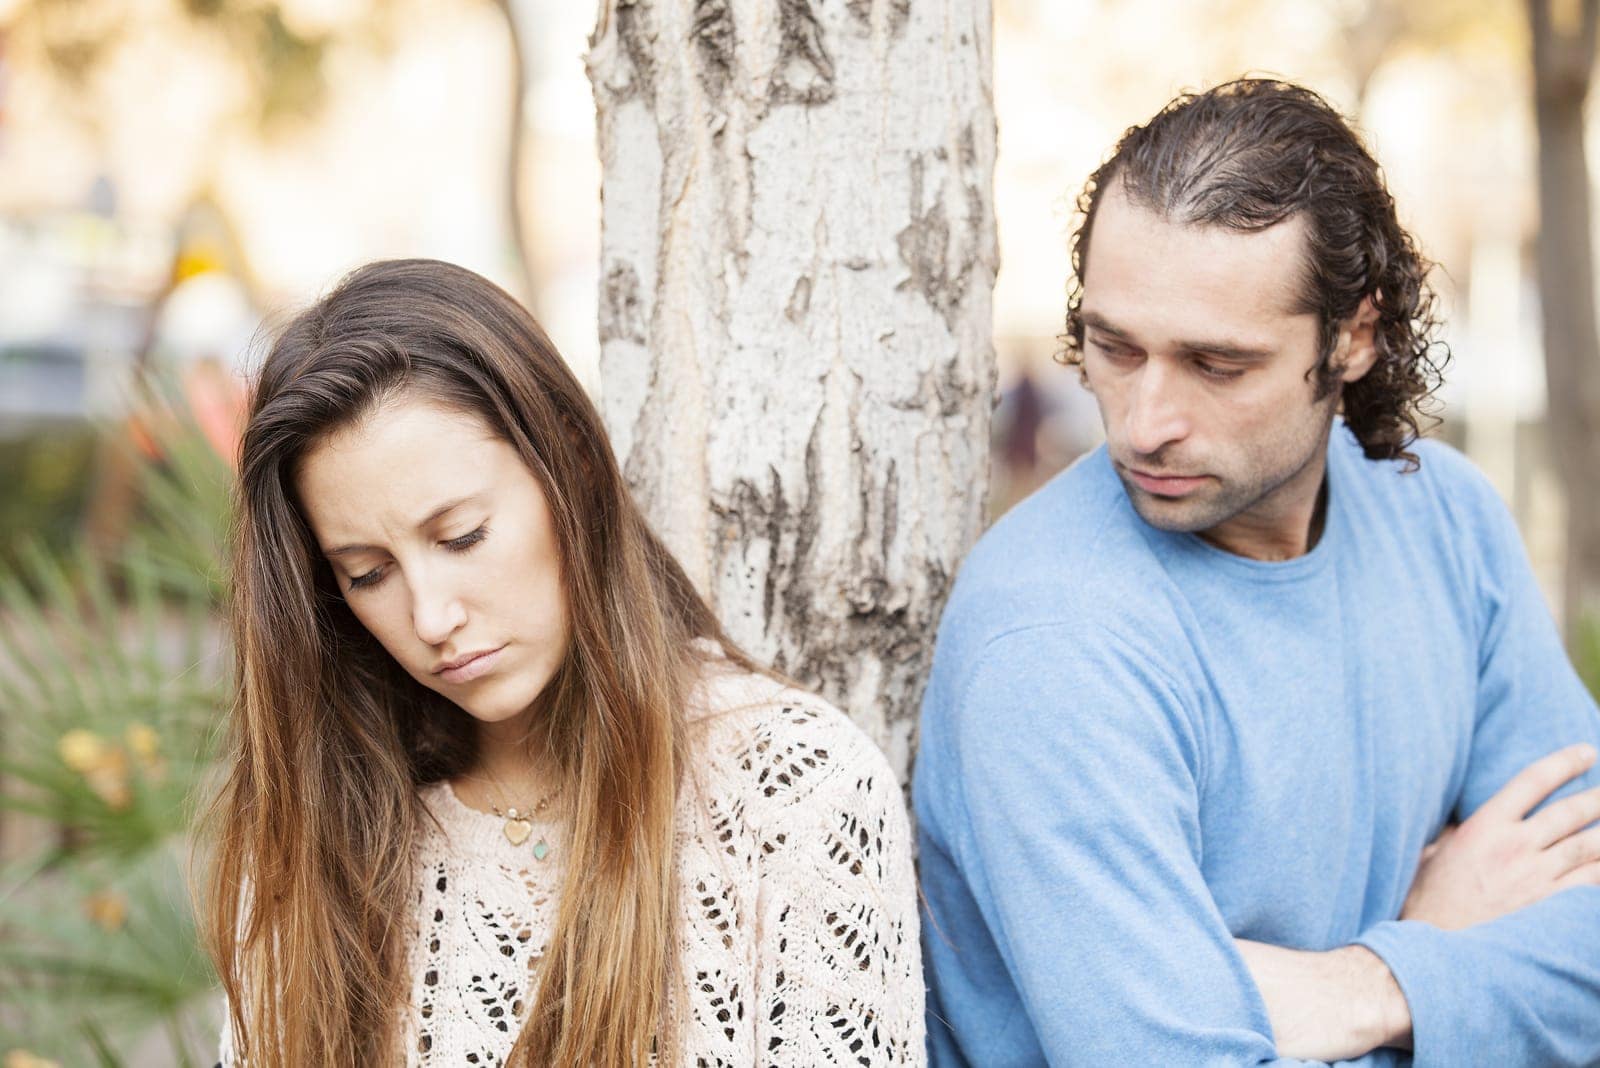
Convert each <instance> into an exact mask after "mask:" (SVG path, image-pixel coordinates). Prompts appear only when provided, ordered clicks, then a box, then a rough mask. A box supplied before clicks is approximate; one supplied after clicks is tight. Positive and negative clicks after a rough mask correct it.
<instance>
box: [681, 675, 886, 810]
mask: <svg viewBox="0 0 1600 1068" xmlns="http://www.w3.org/2000/svg"><path fill="white" fill-rule="evenodd" d="M688 720H689V724H690V739H691V746H692V757H691V760H692V761H693V764H694V770H695V771H696V773H697V774H698V775H699V776H700V777H701V778H702V779H709V780H713V781H714V782H715V783H716V785H717V787H718V788H717V789H716V790H715V792H716V793H719V794H724V795H726V794H728V793H734V794H738V795H741V796H742V797H743V799H744V800H745V801H746V802H747V803H754V804H755V805H757V806H758V807H760V808H772V807H786V806H791V805H795V804H800V803H803V802H804V801H805V800H806V799H807V798H810V797H814V796H817V795H826V796H830V797H833V796H836V795H837V794H838V793H840V792H846V793H861V792H868V793H877V792H881V791H885V790H889V791H893V792H894V794H895V795H896V796H897V797H898V793H899V791H898V786H897V782H896V779H895V776H894V773H893V771H892V770H891V769H890V767H889V763H888V761H887V760H886V759H885V758H884V755H883V752H882V750H880V749H879V748H878V746H877V744H876V743H875V742H874V741H873V740H872V739H871V738H869V737H868V736H867V734H866V732H864V731H863V730H862V729H861V728H860V727H859V726H857V725H856V724H855V723H854V722H853V721H852V720H851V719H850V717H849V716H847V715H845V714H844V713H843V712H842V711H840V710H839V709H838V708H836V707H834V705H832V704H830V703H829V702H828V701H826V700H824V699H823V698H821V697H819V696H817V695H816V694H814V693H810V692H808V691H806V690H803V689H800V688H798V687H797V686H795V685H793V684H792V683H788V682H785V681H783V680H780V679H776V678H773V677H771V676H768V675H763V674H760V673H758V672H752V671H749V670H746V669H745V668H742V667H740V666H738V665H737V664H733V663H732V662H730V661H727V660H712V661H709V662H708V663H707V664H706V666H705V669H704V671H703V673H702V676H701V679H700V682H699V685H698V686H697V687H696V688H695V692H694V695H693V697H692V698H691V701H690V709H689V715H688ZM708 785H709V783H708Z"/></svg>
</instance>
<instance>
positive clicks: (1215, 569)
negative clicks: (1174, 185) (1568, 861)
mask: <svg viewBox="0 0 1600 1068" xmlns="http://www.w3.org/2000/svg"><path fill="white" fill-rule="evenodd" d="M1417 451H1418V455H1419V456H1420V458H1421V461H1422V469H1421V470H1420V471H1419V472H1416V473H1413V474H1402V473H1401V472H1400V470H1399V465H1398V464H1394V463H1388V462H1382V463H1378V462H1373V461H1369V460H1366V459H1365V458H1364V457H1363V456H1362V455H1361V452H1360V450H1359V448H1358V447H1357V446H1356V444H1355V442H1354V439H1353V438H1352V437H1351V435H1349V433H1348V432H1347V431H1346V430H1345V429H1344V428H1343V427H1342V426H1337V425H1336V426H1335V428H1334V436H1333V441H1332V443H1331V444H1330V447H1329V456H1328V489H1329V501H1328V509H1327V521H1326V526H1325V530H1324V533H1323V535H1322V538H1321V540H1320V541H1319V542H1318V544H1317V545H1316V546H1315V547H1314V548H1313V549H1312V550H1311V552H1309V553H1307V554H1306V555H1304V556H1302V557H1300V558H1298V559H1295V560H1290V561H1287V562H1281V563H1266V562H1261V561H1255V560H1249V559H1245V558H1242V557H1238V556H1233V555H1230V554H1228V553H1226V552H1223V551H1222V550H1219V549H1217V548H1215V547H1213V546H1211V545H1209V544H1207V543H1206V542H1204V541H1202V540H1200V539H1199V538H1197V537H1194V536H1192V535H1184V534H1169V533H1165V532H1163V531H1159V530H1156V529H1154V528H1152V527H1151V526H1149V525H1148V524H1146V523H1144V522H1143V521H1141V520H1140V519H1139V517H1138V515H1137V513H1135V512H1134V511H1133V509H1132V507H1131V505H1130V504H1129V502H1128V499H1127V495H1126V494H1125V493H1124V491H1123V489H1122V486H1121V484H1120V483H1119V482H1118V480H1117V478H1116V475H1115V473H1114V472H1113V471H1112V469H1111V466H1110V463H1109V462H1108V460H1107V458H1106V455H1105V453H1104V451H1103V450H1101V451H1097V452H1095V453H1094V454H1092V455H1090V456H1088V457H1086V458H1085V459H1084V460H1082V461H1081V462H1080V463H1078V464H1077V465H1075V466H1074V467H1073V468H1072V469H1071V470H1069V471H1067V472H1065V473H1063V474H1062V475H1060V476H1059V477H1057V478H1056V479H1055V480H1054V481H1052V482H1051V483H1050V484H1049V485H1047V486H1046V487H1045V488H1044V489H1042V490H1041V491H1040V492H1038V493H1037V494H1035V495H1034V496H1033V497H1031V498H1030V499H1029V500H1027V501H1025V502H1023V503H1022V504H1021V505H1019V506H1018V507H1017V508H1015V509H1014V510H1013V511H1012V512H1011V513H1010V514H1008V515H1007V516H1005V517H1004V518H1003V519H1002V520H1001V521H1000V522H999V523H998V524H996V525H995V527H994V529H992V530H991V531H990V532H989V533H988V534H987V535H986V536H985V537H984V538H983V539H982V541H981V542H980V543H979V545H978V547H977V548H976V549H975V550H974V551H973V553H972V555H971V556H970V557H969V558H968V560H967V562H966V564H965V565H964V566H963V568H962V571H961V576H960V579H959V580H958V582H957V583H956V588H955V590H954V592H953V593H952V595H951V599H950V603H949V606H948V608H947V609H946V611H945V615H944V619H943V622H942V624H941V626H940V631H939V642H938V650H937V653H936V655H935V659H934V669H933V674H932V677H931V679H930V681H929V686H928V691H927V696H926V699H925V701H924V704H923V718H922V736H921V743H920V749H919V753H918V759H917V768H916V782H915V786H914V798H915V807H916V813H917V820H918V825H919V836H920V846H921V875H922V884H923V887H924V891H925V894H926V899H927V907H928V915H927V916H926V917H925V918H924V919H925V922H924V925H923V928H924V930H923V948H924V957H925V960H926V964H927V969H928V979H929V984H930V991H929V999H928V1028H929V1046H930V1052H931V1058H932V1064H933V1065H934V1068H951V1066H956V1065H973V1066H975V1068H1007V1066H1011V1065H1041V1064H1046V1063H1048V1064H1052V1065H1095V1066H1100V1065H1141V1066H1142V1065H1154V1066H1163V1068H1164V1066H1168V1065H1172V1066H1180V1065H1258V1064H1273V1065H1285V1064H1299V1063H1304V1062H1299V1061H1292V1060H1288V1059H1282V1058H1279V1057H1278V1056H1277V1053H1276V1051H1275V1047H1274V1043H1273V1039H1272V1029H1271V1025H1270V1023H1269V1021H1268V1018H1267V1013H1266V1008H1265V1006H1264V1004H1263V1003H1262V1000H1261V997H1260V994H1259V992H1258V991H1257V989H1256V987H1255V985H1254V983H1253V982H1252V980H1251V977H1250V974H1249V972H1248V971H1247V970H1246V968H1245V965H1244V962H1243V960H1242V959H1241V957H1240V956H1239V954H1238V952H1237V951H1236V950H1235V948H1234V943H1233V939H1234V938H1235V937H1239V938H1247V939H1254V940H1258V941H1262V942H1270V943H1273V944H1276V945H1280V946H1288V947H1291V948H1295V949H1310V950H1327V949H1333V948H1336V947H1339V946H1344V945H1348V944H1351V943H1360V944H1362V945H1365V946H1367V947H1369V948H1370V949H1372V950H1373V951H1374V952H1375V953H1377V954H1378V956H1380V957H1381V958H1383V960H1384V961H1385V962H1386V963H1387V964H1388V965H1389V968H1390V970H1391V971H1393V973H1394V975H1395V977H1396V979H1397V980H1398V981H1399V984H1400V987H1401V989H1402V990H1403V991H1404V993H1405V996H1406V999H1407V1001H1408V1003H1409V1005H1410V1009H1411V1015H1412V1020H1413V1025H1414V1034H1415V1046H1416V1053H1415V1064H1416V1065H1418V1066H1440V1068H1465V1066H1472V1065H1486V1066H1494V1068H1511V1066H1518V1065H1527V1066H1534V1065H1538V1066H1541V1068H1543V1066H1547V1065H1568V1064H1573V1065H1579V1064H1600V888H1593V887H1583V888H1578V889H1572V890H1568V891H1565V892H1563V893H1560V894H1556V895H1554V896H1552V897H1550V898H1547V899H1546V900H1544V901H1543V902H1540V903H1538V904H1536V905H1534V906H1532V907H1530V908H1527V909H1524V910H1522V911H1519V912H1516V913H1514V914H1512V915H1509V916H1506V917H1504V918H1502V919H1499V920H1497V921H1494V922H1492V923H1487V924H1483V925H1481V926H1478V927H1474V928H1469V929H1467V930H1462V931H1455V932H1447V931H1441V930H1439V929H1437V928H1434V927H1431V926H1429V925H1426V924H1423V923H1418V922H1414V921H1398V920H1396V916H1398V914H1399V912H1400V907H1401V905H1402V903H1403V902H1404V900H1405V896H1406V891H1407V890H1408V889H1409V887H1410V884H1411V880H1412V877H1413V875H1414V874H1415V872H1416V869H1417V863H1418V858H1419V856H1420V854H1421V851H1422V848H1423V846H1425V845H1427V844H1428V842H1429V841H1431V840H1432V839H1433V838H1434V837H1435V836H1436V835H1437V834H1438V833H1439V831H1440V829H1441V828H1442V827H1443V826H1444V825H1445V824H1446V822H1447V821H1450V820H1459V819H1462V818H1464V817H1466V816H1468V815H1470V814H1471V813H1472V812H1473V810H1474V809H1476V808H1477V807H1478V806H1479V805H1480V804H1482V803H1483V801H1484V800H1486V799H1487V798H1488V797H1490V796H1491V795H1492V794H1493V793H1494V792H1495V791H1496V790H1498V789H1499V788H1500V787H1501V786H1502V785H1503V784H1504V783H1505V782H1506V780H1508V779H1509V778H1510V777H1511V776H1512V775H1513V774H1515V773H1516V772H1517V771H1519V770H1521V769H1522V768H1523V767H1525V766H1526V765H1527V764H1529V763H1531V762H1532V761H1534V760H1535V759H1537V758H1539V757H1541V756H1544V755H1546V754H1547V753H1550V752H1552V751H1554V750H1556V749H1558V748H1560V747H1562V746H1564V745H1568V744H1571V743H1574V742H1580V741H1588V742H1591V743H1595V744H1597V745H1600V711H1597V710H1596V707H1595V704H1594V701H1593V700H1592V699H1591V698H1590V696H1589V695H1588V694H1587V693H1586V692H1585V691H1584V689H1583V687H1582V685H1581V683H1580V682H1579V680H1578V678H1577V677H1576V674H1575V673H1574V671H1573V669H1572V666H1571V664H1570V663H1569V662H1568V660H1567V657H1566V654H1565V652H1564V651H1563V649H1562V646H1561V643H1560V640H1559V638H1558V635H1557V632H1556V629H1555V627H1554V625H1553V623H1552V621H1551V618H1550V615H1549V611H1548V609H1547V607H1546V605H1545V603H1544V601H1543V599H1542V597H1541V595H1540V592H1539V590H1538V588H1537V587H1536V586H1535V584H1534V579H1533V576H1532V573H1531V572H1530V570H1529V568H1528V564H1527V560H1526V557H1525V555H1524V553H1523V550H1522V546H1521V541H1520V539H1519V538H1518V534H1517V530H1516V527H1515V526H1514V524H1513V523H1512V520H1511V518H1510V516H1509V515H1508V514H1507V512H1506V509H1505V508H1504V506H1503V505H1502V504H1501V502H1500V500H1499V499H1498V497H1497V496H1496V495H1495V493H1494V491H1493V490H1492V489H1491V488H1490V487H1489V485H1488V484H1487V483H1486V482H1485V481H1484V479H1483V478H1482V477H1481V476H1480V475H1479V474H1478V473H1477V471H1476V470H1475V469H1474V468H1473V467H1472V466H1471V465H1470V464H1468V463H1467V461H1466V460H1464V459H1463V458H1462V457H1460V456H1459V455H1458V454H1457V453H1455V452H1453V451H1452V450H1450V449H1448V448H1447V447H1445V446H1442V445H1437V444H1434V443H1431V442H1420V443H1418V446H1417ZM1596 783H1600V772H1597V771H1595V770H1591V771H1590V772H1589V773H1588V774H1587V775H1586V776H1585V777H1584V778H1583V779H1581V780H1579V781H1578V782H1576V783H1574V784H1570V785H1569V787H1568V788H1566V789H1564V790H1563V791H1562V792H1561V793H1562V795H1565V794H1566V793H1570V792H1572V791H1573V790H1575V789H1579V788H1581V787H1582V786H1585V785H1595V784H1596ZM1359 1063H1361V1064H1365V1065H1400V1064H1411V1063H1413V1060H1412V1056H1411V1055H1410V1054H1404V1053H1400V1052H1398V1051H1393V1050H1380V1051H1377V1052H1375V1053H1373V1054H1371V1055H1369V1056H1368V1057H1366V1058H1363V1060H1362V1061H1361V1062H1359Z"/></svg>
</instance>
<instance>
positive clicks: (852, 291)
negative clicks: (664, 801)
mask: <svg viewBox="0 0 1600 1068" xmlns="http://www.w3.org/2000/svg"><path fill="white" fill-rule="evenodd" d="M990 17H991V16H990V7H989V3H988V0H927V2H924V3H920V4H915V5H913V4H911V3H909V0H848V2H845V3H823V2H817V0H678V2H677V3H666V2H664V0H631V2H628V0H604V2H603V4H602V7H601V11H600V18H599V21H598V23H597V27H596V31H595V34H594V36H593V37H592V39H591V41H590V45H591V50H590V55H589V74H590V79H591V81H592V83H593V85H594V91H595V100H596V104H597V107H598V113H599V140H600V150H601V161H602V168H603V170H602V174H603V198H604V216H603V236H602V245H603V262H604V263H605V264H606V268H605V271H604V274H603V281H602V293H601V322H600V336H601V380H602V383H603V391H604V397H603V408H604V412H605V417H606V421H607V424H608V426H609V427H610V429H611V432H612V435H613V440H614V442H615V443H616V447H617V450H618V453H619V457H620V458H621V461H622V463H623V468H624V470H625V471H626V472H627V474H628V478H629V482H630V484H631V485H632V487H633V490H634V492H635V494H636V495H637V497H638V499H639V500H640V502H641V503H642V504H643V506H644V507H645V509H646V512H647V513H648V514H649V515H650V517H651V521H652V522H653V523H654V524H655V525H656V528H657V529H658V530H659V531H660V532H661V534H662V536H663V537H664V538H665V539H666V541H667V543H668V544H669V545H670V546H671V547H672V549H673V551H674V552H675V553H677V555H678V557H679V559H680V560H681V561H682V562H683V564H684V566H685V568H686V569H687V570H688V571H689V573H690V574H691V575H692V576H693V577H694V578H695V580H696V581H697V582H698V583H699V584H700V586H701V588H702V589H704V590H705V591H706V592H707V594H708V595H709V597H710V598H711V600H712V602H713V604H714V605H715V607H716V609H717V612H718V614H719V615H720V616H721V618H722V619H723V621H724V623H725V624H726V625H727V627H728V629H729V631H730V633H731V634H732V635H733V637H734V638H735V639H736V640H737V641H739V642H740V643H742V644H743V645H745V646H746V648H748V649H749V650H750V651H751V652H752V653H753V654H754V655H756V656H757V657H759V658H761V659H763V660H765V661H767V662H769V663H771V664H773V665H774V666H775V667H777V668H778V669H780V670H782V671H785V672H787V673H789V674H791V675H793V676H795V677H796V678H798V679H799V680H800V681H802V682H803V683H805V684H806V685H809V686H812V687H815V688H816V689H818V690H819V691H820V692H822V693H823V694H824V695H825V696H827V697H828V698H829V699H831V700H833V701H835V702H836V703H838V704H839V705H840V706H841V707H842V708H845V709H846V710H847V711H849V712H850V713H851V714H852V715H853V716H854V717H855V719H856V720H857V722H859V723H860V724H862V726H863V727H865V728H866V729H867V730H868V732H869V733H871V734H872V735H873V736H874V737H875V738H876V740H877V741H878V742H879V743H880V744H881V745H883V746H884V748H885V750H886V751H887V752H888V753H889V756H890V759H891V761H892V762H893V763H894V764H895V766H896V769H897V770H898V771H899V772H900V773H901V774H902V775H904V774H906V773H908V771H909V767H910V760H911V752H912V747H913V733H914V725H915V718H916V710H917V704H918V702H919V700H920V697H921V692H922V686H923V682H924V679H925V677H926V674H927V670H928V666H929V660H930V658H931V654H932V647H933V636H934V632H935V629H936V626H937V623H938V617H939V612H940V610H941V608H942V607H943V604H944V600H945V596H946V594H947V593H948V588H949V584H950V581H951V579H952V578H953V576H954V574H955V571H956V567H957V566H958V564H959V562H960V559H961V557H962V555H963V554H964V553H965V552H966V550H967V549H968V547H970V545H971V544H972V541H973V540H974V539H975V538H976V537H977V534H978V532H979V529H980V526H981V522H982V517H983V514H984V497H985V492H986V490H985V486H986V482H987V471H988V459H987V458H988V452H987V448H988V431H989V413H990V409H991V406H992V396H993V391H994V360H993V349H992V341H991V323H990V315H991V313H990V301H991V291H992V288H993V284H994V273H995V268H996V261H997V255H996V249H995V236H994V217H993V207H992V192H991V191H992V185H993V170H994V152H995V128H994V113H993V103H992V90H991V57H990V51H989V49H990V40H991V36H990Z"/></svg>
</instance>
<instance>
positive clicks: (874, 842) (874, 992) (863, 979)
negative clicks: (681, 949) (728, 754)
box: [754, 709, 926, 1068]
mask: <svg viewBox="0 0 1600 1068" xmlns="http://www.w3.org/2000/svg"><path fill="white" fill-rule="evenodd" d="M807 719H810V720H811V722H804V721H805V720H807ZM761 756H762V759H763V760H764V761H765V762H766V770H764V771H763V773H762V776H761V778H762V781H763V782H764V783H765V784H766V786H765V787H764V791H763V792H764V793H765V794H766V795H767V796H766V797H764V798H763V805H762V807H763V808H764V809H766V811H765V813H764V816H763V819H762V822H761V826H760V836H761V843H760V850H761V853H762V860H761V884H760V891H759V899H758V902H757V912H758V920H757V922H758V932H759V933H758V937H757V939H756V943H757V953H758V954H759V960H758V962H757V968H756V977H757V987H758V989H757V990H756V992H755V993H756V997H755V999H754V1001H755V1011H756V1013H757V1017H756V1020H755V1039H756V1054H757V1056H758V1057H759V1058H760V1061H759V1063H760V1064H762V1065H768V1066H773V1068H814V1066H816V1065H824V1064H838V1065H844V1064H849V1065H864V1066H880V1065H883V1066H889V1065H893V1066H902V1065H905V1066H920V1065H922V1064H924V1063H925V1060H926V1052H925V1049H924V1039H923V1015H922V1014H923V986H922V959H921V951H920V948H919V946H918V942H917V912H916V908H917V906H916V889H915V877H914V874H913V870H912V859H911V832H910V826H909V821H908V820H907V817H906V810H905V801H904V797H903V795H902V793H901V791H900V787H899V784H898V782H897V781H896V779H895V776H894V773H893V772H892V771H891V770H890V768H889V765H888V762H887V761H886V760H885V759H884V757H883V755H882V754H881V753H880V752H879V751H878V749H877V747H876V746H875V745H873V743H872V742H871V741H870V740H869V739H868V738H867V737H866V736H865V735H863V734H862V733H861V732H860V731H859V730H858V729H857V728H856V727H855V726H854V725H853V724H851V723H850V722H849V721H848V720H846V719H845V718H844V716H843V715H842V714H841V713H839V712H836V711H834V710H832V709H824V710H799V711H798V713H797V714H796V715H795V716H794V717H793V718H791V720H790V722H789V723H788V724H787V725H786V726H784V727H783V728H781V729H779V730H777V731H775V732H774V735H773V737H772V739H771V744H770V745H768V746H766V747H765V749H764V751H763V752H762V754H761ZM797 786H798V787H800V788H796V787H797ZM769 806H770V807H769Z"/></svg>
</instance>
